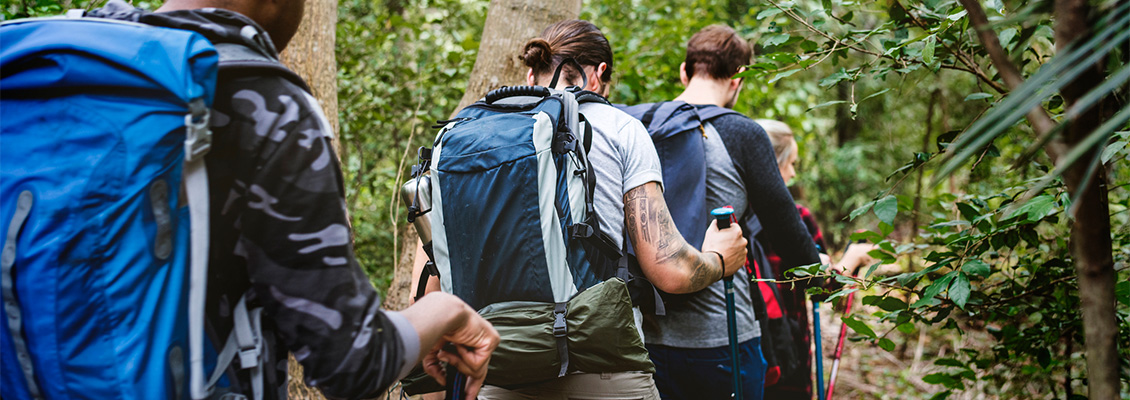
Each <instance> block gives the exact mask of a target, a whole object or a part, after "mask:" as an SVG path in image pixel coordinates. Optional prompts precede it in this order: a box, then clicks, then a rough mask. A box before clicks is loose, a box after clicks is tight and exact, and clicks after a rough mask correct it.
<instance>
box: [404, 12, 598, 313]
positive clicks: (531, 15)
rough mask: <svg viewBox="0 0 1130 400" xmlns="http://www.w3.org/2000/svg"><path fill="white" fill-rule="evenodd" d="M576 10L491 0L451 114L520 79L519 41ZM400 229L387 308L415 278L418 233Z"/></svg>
mask: <svg viewBox="0 0 1130 400" xmlns="http://www.w3.org/2000/svg"><path fill="white" fill-rule="evenodd" d="M580 13H581V0H560V1H542V0H491V2H490V8H488V9H487V20H486V23H485V24H484V25H483V36H482V39H481V40H480V41H479V55H478V57H476V58H475V66H474V68H472V69H471V78H470V80H469V82H468V83H467V92H466V93H464V94H463V100H462V101H460V102H459V107H457V108H456V109H455V110H453V114H454V112H458V110H460V109H462V108H463V107H466V106H467V105H468V104H471V103H473V102H475V101H476V100H478V99H480V98H482V97H483V96H484V95H486V93H487V92H489V91H491V90H492V89H497V88H499V87H502V86H513V85H525V84H526V70H527V68H526V67H525V65H524V64H522V60H520V59H518V56H519V54H520V53H521V51H522V45H524V44H526V41H527V40H530V39H532V38H534V37H536V36H537V35H539V34H541V31H542V30H544V29H545V27H547V26H549V25H550V24H553V23H556V22H559V21H564V20H567V19H572V18H577V16H578V15H580ZM403 232H404V234H402V235H400V239H401V243H402V245H401V248H402V251H401V252H400V254H401V256H400V258H399V260H400V261H399V262H397V264H396V270H395V272H394V273H393V280H392V283H391V284H390V285H389V288H388V292H387V293H386V294H385V303H384V304H385V306H386V307H388V308H390V309H400V308H404V307H407V305H408V303H409V299H408V296H409V292H410V291H411V289H410V288H411V286H412V285H415V284H416V282H412V279H411V276H412V264H413V263H414V262H415V258H416V241H417V239H418V237H417V236H416V230H415V228H412V227H409V228H408V229H406V230H404V231H403Z"/></svg>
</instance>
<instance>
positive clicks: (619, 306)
mask: <svg viewBox="0 0 1130 400" xmlns="http://www.w3.org/2000/svg"><path fill="white" fill-rule="evenodd" d="M566 64H571V65H574V66H575V67H576V69H578V70H580V69H581V67H580V66H579V65H576V63H575V61H573V60H566V61H565V62H563V63H561V66H559V67H558V69H557V71H556V73H555V74H554V78H553V80H552V83H551V84H550V85H549V86H550V87H554V86H555V84H554V83H556V81H557V79H558V77H559V76H560V73H561V67H563V66H565V65H566ZM582 87H583V85H582ZM587 102H597V103H603V104H608V102H607V101H606V100H605V99H604V98H603V97H601V96H599V95H597V94H595V93H592V92H587V91H581V90H578V89H577V88H576V87H570V88H569V89H566V90H554V89H548V88H546V87H541V86H515V87H505V88H502V89H498V90H495V91H492V92H490V93H488V94H487V96H486V97H485V98H484V99H483V100H481V101H479V102H476V103H474V104H472V105H470V106H467V107H466V108H464V109H463V110H461V111H459V113H458V114H457V115H456V116H455V118H454V119H453V120H450V121H441V123H442V125H441V127H442V129H441V130H440V132H439V133H438V134H437V136H436V139H435V142H434V147H433V148H432V149H426V148H425V149H421V164H420V165H418V166H417V168H416V169H415V175H416V177H415V179H414V180H413V181H411V182H409V183H408V184H407V185H406V186H405V189H406V193H408V194H406V195H405V198H406V200H407V201H408V202H409V204H412V207H410V212H409V219H410V221H413V222H414V223H415V224H416V226H417V227H418V228H417V230H418V232H420V236H421V240H423V241H424V242H425V246H424V247H425V252H427V253H428V255H429V257H430V259H431V260H432V261H434V263H429V264H428V265H429V266H428V268H427V269H429V270H431V272H429V274H435V275H438V276H439V278H440V279H439V280H440V287H441V289H442V290H443V291H444V292H447V293H453V294H455V295H456V296H458V297H460V298H461V299H463V300H464V301H466V302H467V304H469V305H470V306H471V307H472V308H474V309H476V310H478V311H479V313H481V314H482V315H483V316H484V318H486V319H487V320H488V321H490V322H491V323H493V324H494V326H495V328H496V329H498V331H499V334H500V335H501V336H502V338H503V340H502V342H501V343H500V344H499V347H498V349H496V350H495V352H494V353H493V355H492V358H491V372H490V373H489V374H488V377H487V381H486V383H487V384H491V385H498V386H503V387H512V386H519V385H524V384H529V383H533V382H541V381H545V380H549V379H553V378H555V377H560V376H563V375H565V374H567V373H569V372H574V371H585V372H621V371H651V370H654V366H653V365H652V364H651V362H650V360H648V359H647V351H646V349H645V348H644V347H643V340H642V338H641V337H640V335H639V333H638V331H637V330H636V328H635V324H634V323H633V311H632V305H633V301H632V299H631V293H630V289H629V288H628V285H627V284H626V283H628V282H629V281H632V280H633V279H632V277H631V276H630V275H631V274H630V273H629V271H628V260H627V258H626V256H625V254H624V252H623V251H622V249H621V248H618V247H617V246H616V245H615V244H614V243H615V242H614V241H613V240H611V239H610V238H609V237H608V236H607V235H606V234H605V233H604V232H603V231H602V230H601V229H600V226H599V222H598V221H599V220H598V219H597V216H596V209H595V207H594V205H593V197H594V194H595V190H596V177H595V174H594V172H593V170H592V166H591V164H590V163H589V160H588V153H589V149H590V147H591V144H592V135H593V132H592V128H591V126H590V125H589V123H588V122H587V121H586V120H585V117H584V115H582V114H581V113H580V112H579V109H580V104H584V103H587ZM617 230H619V229H617ZM429 239H430V240H429ZM427 275H428V274H422V276H421V280H420V284H421V286H419V287H420V288H421V290H420V292H421V293H422V292H423V290H422V288H423V287H424V286H423V284H424V283H426V279H427V278H428V276H427ZM614 278H620V279H614ZM597 337H599V338H600V340H593V339H594V338H597ZM413 386H414V384H409V385H408V387H407V388H406V390H407V391H408V392H409V393H418V392H426V391H427V390H424V389H414V388H413Z"/></svg>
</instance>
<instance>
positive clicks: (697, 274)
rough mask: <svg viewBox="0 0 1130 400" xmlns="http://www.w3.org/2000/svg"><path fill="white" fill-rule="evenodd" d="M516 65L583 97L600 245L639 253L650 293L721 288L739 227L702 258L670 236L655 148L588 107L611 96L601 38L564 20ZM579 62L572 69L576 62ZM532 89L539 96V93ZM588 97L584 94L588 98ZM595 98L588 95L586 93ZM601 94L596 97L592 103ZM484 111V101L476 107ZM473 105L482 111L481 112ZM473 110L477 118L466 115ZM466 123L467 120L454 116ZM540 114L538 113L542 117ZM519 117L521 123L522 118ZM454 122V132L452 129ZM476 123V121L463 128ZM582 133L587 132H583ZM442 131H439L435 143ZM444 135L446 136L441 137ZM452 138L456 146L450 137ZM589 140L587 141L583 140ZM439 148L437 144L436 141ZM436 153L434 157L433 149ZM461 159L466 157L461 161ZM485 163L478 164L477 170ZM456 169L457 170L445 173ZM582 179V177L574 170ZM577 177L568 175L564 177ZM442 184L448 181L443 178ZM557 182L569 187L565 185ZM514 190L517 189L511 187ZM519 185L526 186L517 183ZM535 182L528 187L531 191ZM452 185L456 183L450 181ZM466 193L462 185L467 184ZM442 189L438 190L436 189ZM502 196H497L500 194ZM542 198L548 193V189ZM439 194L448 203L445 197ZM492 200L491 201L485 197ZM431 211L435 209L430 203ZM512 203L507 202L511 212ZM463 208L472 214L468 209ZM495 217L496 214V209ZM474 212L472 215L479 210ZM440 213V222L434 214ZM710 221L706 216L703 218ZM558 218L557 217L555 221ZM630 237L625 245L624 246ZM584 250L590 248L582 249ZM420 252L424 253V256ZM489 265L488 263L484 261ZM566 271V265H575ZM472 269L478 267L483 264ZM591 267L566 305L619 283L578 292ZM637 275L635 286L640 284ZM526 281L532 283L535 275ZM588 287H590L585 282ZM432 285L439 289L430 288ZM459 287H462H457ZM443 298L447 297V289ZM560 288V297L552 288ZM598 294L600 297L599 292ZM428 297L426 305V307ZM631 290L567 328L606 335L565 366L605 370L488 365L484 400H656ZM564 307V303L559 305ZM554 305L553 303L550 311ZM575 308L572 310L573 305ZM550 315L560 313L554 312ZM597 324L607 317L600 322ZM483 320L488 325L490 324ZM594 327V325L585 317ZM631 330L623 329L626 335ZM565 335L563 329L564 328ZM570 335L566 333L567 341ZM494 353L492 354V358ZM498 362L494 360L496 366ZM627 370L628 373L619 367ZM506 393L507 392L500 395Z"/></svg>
mask: <svg viewBox="0 0 1130 400" xmlns="http://www.w3.org/2000/svg"><path fill="white" fill-rule="evenodd" d="M521 58H522V60H523V62H524V63H525V64H526V66H527V67H529V70H528V72H527V75H526V83H527V84H528V85H530V86H532V87H533V86H536V87H549V88H551V89H557V90H566V91H568V90H570V89H568V87H570V86H576V87H578V89H583V90H584V91H574V92H575V93H577V95H576V96H577V97H578V100H577V101H578V102H579V103H580V105H579V113H580V115H581V116H583V118H584V119H585V120H586V121H587V122H588V123H591V126H590V127H591V136H590V135H589V133H587V132H586V133H585V135H586V136H585V137H586V138H588V140H591V146H590V144H589V143H586V144H581V143H574V145H577V146H583V147H584V148H587V149H586V152H587V155H586V156H585V157H586V158H587V159H588V161H589V163H590V164H591V171H586V172H592V173H593V175H592V176H591V177H594V178H595V188H593V189H594V191H595V193H594V194H593V200H592V204H593V208H594V209H593V210H592V211H595V214H596V216H597V218H596V221H593V223H595V224H596V226H598V227H599V231H598V232H596V233H595V234H596V235H597V236H604V237H606V238H607V239H608V240H609V241H610V242H611V243H608V247H610V248H612V250H613V251H617V250H619V249H623V248H624V247H625V246H626V245H627V244H628V243H626V241H629V242H630V243H631V245H632V247H634V248H635V254H636V256H637V257H638V262H639V268H640V270H641V272H642V275H643V277H646V279H647V280H648V281H650V282H651V283H652V284H653V285H654V286H655V287H656V288H658V289H659V290H663V291H666V292H671V293H689V292H694V291H697V290H700V289H702V288H704V287H707V286H708V285H710V284H711V283H713V282H717V281H719V280H720V279H722V278H723V277H724V276H730V275H732V274H733V273H734V272H735V271H736V270H737V269H738V268H740V266H741V264H742V263H744V260H745V252H746V245H747V242H746V240H745V239H744V238H743V237H742V235H741V230H740V229H735V228H736V227H735V228H731V229H725V230H719V229H718V228H717V225H716V224H715V225H711V226H710V228H709V229H708V230H707V231H706V232H705V236H704V237H700V238H699V240H702V241H703V244H702V251H699V250H697V249H695V248H694V247H692V246H691V245H689V244H688V243H687V242H686V241H685V240H684V239H683V237H682V236H681V235H680V234H679V232H678V231H677V230H676V229H675V227H674V224H673V223H672V222H671V216H670V213H669V212H668V209H667V206H666V203H665V201H664V200H663V197H662V191H661V190H662V186H661V185H662V182H663V177H662V174H661V172H660V164H659V158H658V156H657V154H656V152H655V147H654V146H653V145H652V143H651V140H649V138H648V136H647V132H646V130H645V129H644V128H643V126H642V125H640V123H639V121H637V120H635V119H633V118H631V117H630V116H628V115H627V114H625V113H623V112H621V111H619V110H617V109H615V108H614V107H612V106H611V105H610V104H608V103H607V101H605V100H604V99H603V98H598V99H592V97H593V96H597V97H599V96H603V95H606V94H607V93H608V90H609V85H610V81H611V77H612V68H613V57H612V49H611V47H610V45H609V43H608V40H607V38H605V36H604V34H603V33H601V31H600V30H599V29H598V28H597V27H596V26H594V25H593V24H592V23H590V22H588V21H582V20H569V21H562V22H559V23H556V24H553V25H551V26H549V27H547V28H546V29H545V30H544V31H543V32H542V34H541V35H540V37H538V38H535V39H531V40H529V41H528V42H527V43H526V44H525V46H524V47H523V49H522V54H521ZM574 62H575V63H574ZM535 89H536V88H535ZM500 90H502V91H503V92H506V91H511V90H522V91H526V92H531V93H537V92H538V91H537V90H533V89H526V88H523V87H517V88H516V89H513V88H506V89H500ZM586 91H587V92H586ZM589 92H591V93H589ZM598 95H599V96H598ZM490 101H491V96H490V95H488V96H487V98H486V102H488V103H489V102H490ZM481 104H485V103H481ZM476 107H480V108H481V107H486V106H485V105H480V106H476ZM472 112H474V110H472ZM460 115H463V112H461V113H460ZM539 115H540V114H539ZM522 118H525V117H522ZM459 123H460V122H459V121H456V122H453V123H452V124H455V125H454V126H455V129H458V126H459V125H458V124H459ZM467 123H473V122H467ZM586 131H587V129H586ZM443 134H444V133H443V132H441V135H443ZM447 134H448V135H450V134H451V131H448V132H447ZM452 140H454V139H452ZM586 141H587V140H586ZM437 143H440V141H439V139H437ZM438 147H439V146H438V145H437V150H435V151H437V152H438V151H440V150H438ZM448 151H449V148H448V147H443V149H442V152H443V154H447V152H448ZM461 154H462V153H461ZM432 162H433V164H432V165H433V167H432V168H433V169H432V172H433V173H435V172H437V171H442V168H441V169H437V167H435V164H434V163H436V162H437V161H435V160H432ZM438 162H439V163H442V162H443V156H442V155H441V156H440V158H439V161H438ZM486 162H489V160H483V163H486ZM449 168H454V167H449ZM578 173H580V171H578ZM569 175H573V174H569ZM437 178H438V177H436V176H433V177H432V179H433V181H432V183H433V186H432V188H431V190H432V191H433V194H432V195H433V196H435V193H434V191H435V190H436V186H434V183H435V179H437ZM457 178H459V177H458V176H452V178H451V179H457ZM443 179H447V178H443ZM563 179H570V178H569V177H565V178H563ZM510 184H511V185H512V184H513V183H510ZM523 184H525V183H523ZM529 184H532V183H529ZM452 185H457V184H455V183H453V184H452ZM464 185H465V184H464ZM441 187H442V185H441ZM500 190H501V188H500ZM541 192H543V193H540V194H539V195H545V194H546V193H544V190H543V191H541ZM443 196H447V194H444V195H443ZM494 196H495V194H494V193H492V194H491V197H494ZM474 200H476V199H474V198H463V199H461V201H462V202H461V203H460V204H463V202H468V201H474ZM448 201H449V200H448V198H447V197H444V199H443V202H444V204H445V205H446V204H447V202H448ZM567 203H569V204H570V205H573V204H579V203H574V202H573V201H572V199H570V201H569V202H567ZM432 204H433V205H435V204H436V203H435V202H434V200H433V202H432ZM511 206H513V205H510V204H507V207H511ZM469 210H476V209H474V208H470V209H469ZM492 210H493V208H492ZM570 210H577V208H574V207H570ZM447 211H448V210H446V209H444V210H432V211H431V216H432V217H433V218H440V217H441V218H444V219H447V218H451V217H457V215H451V214H449V213H448V212H447ZM476 212H477V211H476ZM437 213H439V214H437ZM707 217H709V216H707ZM553 218H554V219H556V217H553ZM451 223H452V222H451V221H445V222H444V224H451ZM432 224H433V226H432V230H433V231H436V232H438V231H440V229H438V228H436V226H435V225H436V224H437V222H436V221H435V220H434V219H433V221H432ZM476 229H482V227H481V226H471V225H462V226H458V227H452V226H450V225H447V230H448V231H449V232H456V234H459V233H460V232H467V231H473V230H476ZM508 233H510V232H500V234H508ZM625 235H626V238H625ZM586 250H587V249H586ZM435 253H436V254H435V255H436V256H437V258H440V259H441V260H442V259H443V257H442V256H441V253H440V251H438V250H437V251H435ZM417 254H421V252H420V251H418V252H417ZM522 256H523V255H514V254H505V253H504V254H498V252H496V251H492V250H490V249H488V250H487V251H485V252H483V257H490V258H496V257H499V258H501V259H502V260H509V259H511V258H516V257H522ZM425 259H426V257H417V262H416V268H415V270H414V277H415V278H416V279H419V276H420V275H421V274H422V273H423V271H424V263H425ZM475 260H476V259H471V260H470V263H469V264H474V263H475ZM488 261H489V260H488ZM529 262H530V263H535V262H538V260H531V261H529ZM589 262H590V263H591V265H594V266H595V265H598V260H595V259H592V258H591V253H590V258H589ZM571 263H572V261H571ZM478 264H482V261H479V262H478ZM461 268H462V269H467V268H478V267H477V266H475V265H455V264H454V263H453V264H452V265H451V266H450V270H449V271H448V272H444V271H443V268H441V271H440V274H441V277H440V279H436V278H434V277H433V278H431V280H433V281H436V280H439V281H441V283H442V285H460V284H464V285H466V284H467V283H465V282H460V281H459V280H458V279H455V278H446V279H450V281H443V279H444V278H443V275H444V274H445V273H451V274H455V273H459V272H460V269H461ZM553 268H554V266H552V265H551V266H550V273H551V274H552V273H553V271H554V269H553ZM593 269H599V268H596V267H593V268H588V269H585V270H580V271H572V272H573V274H572V276H573V278H572V279H575V281H574V282H576V283H575V285H576V287H572V288H567V289H569V290H572V291H579V293H578V294H576V295H575V297H574V298H573V299H572V300H570V302H572V301H574V300H578V299H583V298H585V297H586V296H589V295H590V293H592V292H594V291H599V290H604V288H605V287H607V286H609V285H611V287H617V285H623V283H621V281H620V280H619V279H607V280H604V281H602V282H599V283H596V284H595V285H593V286H589V287H585V286H582V284H581V282H582V281H591V278H589V277H588V276H590V274H591V273H592V270H593ZM643 277H638V278H643ZM490 278H491V277H486V276H481V275H477V276H471V277H465V279H464V281H466V280H475V281H479V280H484V279H490ZM531 279H532V277H531ZM585 285H586V286H587V285H588V284H585ZM433 287H436V285H434V284H433ZM456 289H458V288H456ZM482 289H483V290H485V291H492V292H493V291H498V290H500V289H501V288H498V287H483V288H482ZM444 290H448V289H446V288H445V289H444ZM555 290H556V289H555ZM598 293H599V292H598ZM652 295H653V292H651V291H649V292H647V296H646V297H648V298H652V297H651V296H652ZM428 296H430V295H427V296H424V297H423V299H427V298H428ZM627 297H628V291H625V290H621V291H618V292H615V295H614V296H609V298H607V301H603V302H599V303H594V304H589V305H587V306H585V307H584V308H580V309H581V310H582V311H580V312H583V311H584V310H586V309H587V310H591V311H592V312H594V313H595V314H598V315H596V316H594V317H591V318H595V319H596V320H595V322H587V321H580V322H578V323H576V324H575V325H574V323H573V320H571V319H570V320H569V321H570V325H569V329H574V326H576V327H577V329H580V330H582V333H584V332H583V331H584V329H585V326H586V324H589V323H591V324H598V325H599V326H598V328H596V329H602V330H604V331H605V332H610V333H606V334H593V333H591V332H589V335H588V336H585V337H586V338H588V339H587V340H586V341H583V342H580V343H577V342H572V341H570V342H569V349H568V353H567V354H572V355H570V356H569V359H570V361H569V364H568V365H574V366H575V365H584V364H579V363H581V362H584V363H587V364H589V365H604V366H606V367H599V366H598V367H593V369H585V368H584V367H576V368H566V367H564V365H566V360H561V365H563V367H562V370H561V372H560V373H558V372H557V371H553V373H552V374H551V376H550V377H549V379H545V380H542V381H537V382H528V383H518V384H515V385H501V384H500V385H497V386H496V385H492V384H491V381H490V380H491V379H492V378H493V377H496V376H497V377H499V378H500V379H506V378H509V377H511V376H513V375H516V374H521V373H523V372H524V371H522V370H526V369H537V368H543V367H544V365H541V364H542V363H548V362H550V361H552V357H550V358H551V360H548V361H545V360H544V359H539V360H537V361H534V360H524V359H523V360H514V361H512V362H508V364H513V365H514V367H515V368H517V369H522V370H517V369H512V370H506V371H494V370H493V368H494V367H495V366H496V365H498V364H495V363H494V361H492V372H491V374H490V375H489V376H488V383H487V385H486V386H484V387H483V390H482V392H481V394H480V398H485V399H514V398H530V397H532V398H552V399H565V398H592V399H602V398H609V399H612V398H617V399H618V398H642V399H658V398H659V393H658V391H657V390H656V387H655V381H654V380H653V377H652V374H651V369H652V365H651V363H650V361H648V359H647V354H646V350H645V349H644V347H643V341H642V338H641V337H640V336H641V333H640V331H639V330H638V328H637V327H638V326H639V324H640V319H641V318H642V315H641V312H640V311H639V310H638V309H637V310H631V309H621V308H620V306H621V305H623V304H628V305H629V306H630V305H631V303H630V302H629V299H628V298H627ZM558 304H559V305H560V304H564V303H558ZM551 305H552V304H551ZM570 307H572V303H570ZM486 308H487V309H484V311H483V312H484V313H492V312H493V311H492V310H489V309H490V308H491V307H486ZM619 310H624V311H626V312H627V313H626V314H617V312H619ZM555 313H556V311H555ZM608 315H615V316H616V319H611V320H610V319H608V318H606V316H608ZM573 317H574V314H573V311H572V309H570V311H568V313H567V314H564V315H562V318H573ZM601 318H604V319H603V320H601ZM488 319H489V317H488ZM590 321H592V319H590ZM625 327H629V328H628V329H624V328H625ZM518 328H520V327H514V326H507V327H506V328H500V330H501V331H504V335H503V336H504V337H503V344H502V345H501V346H500V351H501V349H502V347H505V346H506V345H507V344H508V343H507V336H506V334H505V332H514V329H518ZM561 328H565V327H564V326H563V324H562V326H561ZM565 335H566V337H567V336H568V335H569V333H565ZM542 336H543V335H541V334H538V332H533V333H531V334H530V336H523V337H519V338H514V339H512V340H513V341H514V343H517V345H519V346H521V345H523V343H533V342H535V341H536V340H538V339H537V338H539V337H542ZM607 346H612V348H603V349H602V350H605V351H603V352H601V353H599V354H592V353H584V352H583V350H581V349H577V347H597V348H601V347H607ZM558 349H559V351H556V352H555V351H552V350H551V349H550V350H548V352H549V354H557V355H558V357H559V358H560V355H561V354H562V352H561V351H560V349H561V348H560V347H559V348H558ZM498 354H499V353H496V356H497V355H498ZM524 354H526V357H534V356H536V355H538V354H541V353H539V352H535V351H532V350H526V352H525V353H524ZM496 360H497V358H496ZM625 365H628V366H630V367H625ZM503 386H507V387H503Z"/></svg>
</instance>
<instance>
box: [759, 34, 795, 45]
mask: <svg viewBox="0 0 1130 400" xmlns="http://www.w3.org/2000/svg"><path fill="white" fill-rule="evenodd" d="M790 37H791V36H789V35H788V34H784V33H780V34H776V35H771V36H769V37H767V38H765V39H764V40H762V41H761V44H762V45H764V46H766V47H771V46H780V45H782V44H784V43H785V42H787V41H789V38H790Z"/></svg>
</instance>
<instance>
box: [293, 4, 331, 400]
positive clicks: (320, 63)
mask: <svg viewBox="0 0 1130 400" xmlns="http://www.w3.org/2000/svg"><path fill="white" fill-rule="evenodd" d="M304 13H305V14H304V15H303V16H302V23H301V24H300V25H299V26H298V32H297V33H295V34H294V38H293V39H291V41H290V44H289V45H287V47H286V50H284V51H283V52H282V53H281V54H279V59H280V60H281V61H282V63H283V64H284V65H286V66H287V67H288V68H290V69H291V70H294V72H296V73H298V76H301V77H302V79H303V80H305V81H306V84H307V85H309V86H310V89H311V91H312V92H313V95H314V98H316V99H318V102H319V103H320V104H321V106H322V112H323V113H324V114H325V115H326V119H327V120H329V123H330V129H331V130H332V132H327V133H328V134H330V135H331V138H332V139H331V143H332V144H333V147H334V150H335V153H336V154H341V142H340V141H339V140H338V137H337V132H338V121H337V59H336V58H335V56H334V44H335V38H336V36H335V34H336V30H337V1H335V0H307V1H306V6H305V11H304ZM288 363H289V366H288V368H287V370H288V371H289V375H290V379H289V381H288V382H287V393H288V397H289V398H291V399H299V400H306V399H309V400H324V399H325V397H324V396H322V393H321V392H320V391H318V390H317V389H315V388H310V387H308V386H306V383H305V382H304V381H303V380H302V366H301V365H300V364H298V361H296V360H295V359H294V356H293V355H291V356H290V357H289V361H288Z"/></svg>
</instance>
